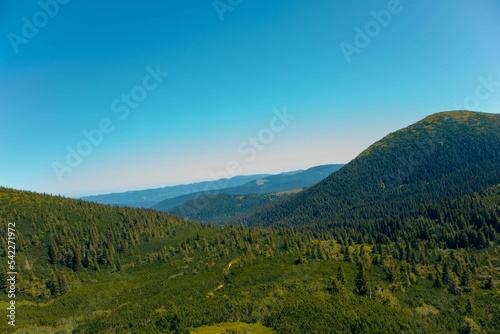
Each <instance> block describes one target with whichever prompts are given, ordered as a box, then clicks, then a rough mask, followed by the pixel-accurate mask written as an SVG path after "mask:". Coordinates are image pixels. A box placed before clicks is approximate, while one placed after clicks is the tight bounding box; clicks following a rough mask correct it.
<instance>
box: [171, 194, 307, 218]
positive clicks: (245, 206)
mask: <svg viewBox="0 0 500 334" xmlns="http://www.w3.org/2000/svg"><path fill="white" fill-rule="evenodd" d="M300 191H301V190H290V191H283V192H279V193H270V194H246V195H229V194H218V195H206V196H202V197H198V198H196V199H192V200H190V201H187V202H185V203H183V204H181V205H179V206H176V207H175V208H172V209H171V210H169V211H168V213H170V214H172V215H175V216H180V217H184V218H188V219H191V220H194V221H198V222H202V223H211V224H215V225H224V224H227V223H229V222H231V221H232V220H234V219H235V217H238V216H240V215H243V214H246V213H249V212H252V211H254V210H256V209H258V208H260V207H262V206H264V205H266V204H268V203H271V202H274V201H280V200H283V199H284V198H286V197H287V196H289V195H291V194H294V193H298V192H300Z"/></svg>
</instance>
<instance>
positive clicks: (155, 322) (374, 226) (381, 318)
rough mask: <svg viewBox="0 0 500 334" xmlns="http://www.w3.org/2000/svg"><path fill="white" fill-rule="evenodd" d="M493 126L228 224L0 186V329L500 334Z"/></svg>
mask: <svg viewBox="0 0 500 334" xmlns="http://www.w3.org/2000/svg"><path fill="white" fill-rule="evenodd" d="M415 129H417V130H418V131H417V130H415ZM498 129H499V127H498V117H497V116H495V117H493V116H489V115H483V114H475V113H453V114H450V113H447V114H438V115H435V116H432V117H430V118H427V119H426V120H424V121H422V122H419V123H417V124H416V125H415V127H409V128H406V129H404V130H402V132H396V133H394V134H392V135H390V136H389V137H388V138H386V139H384V140H382V141H381V142H378V143H376V144H374V146H372V147H371V148H369V149H368V150H367V151H365V152H363V153H362V154H361V155H360V157H358V158H357V159H355V160H354V161H353V162H351V163H350V164H348V165H346V166H345V167H344V168H342V169H341V170H339V171H338V172H336V173H334V174H332V175H331V176H330V177H329V178H327V179H326V180H324V181H323V182H321V183H320V184H318V185H317V186H314V187H312V188H311V189H309V190H306V191H304V192H302V193H299V194H296V195H288V196H287V197H286V198H284V199H283V200H278V201H276V203H271V204H266V206H269V207H268V208H265V209H263V210H259V211H258V212H257V213H255V214H252V215H248V217H244V218H241V217H240V218H239V219H241V220H238V222H237V223H236V224H234V221H233V224H232V225H228V226H216V225H214V224H202V223H198V222H195V221H192V220H188V219H184V218H182V217H177V216H173V215H169V214H166V213H161V212H158V211H154V210H146V209H132V208H123V207H113V206H107V205H101V204H95V203H89V202H85V201H82V200H74V199H68V198H63V197H57V196H49V195H44V194H36V193H32V192H26V191H18V190H14V189H8V188H0V220H1V222H2V226H4V231H7V226H8V223H15V240H16V257H15V261H16V270H17V271H18V274H17V285H16V288H17V295H16V312H17V318H16V326H15V327H12V326H9V325H8V324H7V321H5V319H4V321H2V322H0V332H2V333H14V332H16V331H17V333H196V332H200V333H201V329H200V328H201V327H202V326H209V325H215V324H219V325H220V326H222V327H224V326H225V329H224V328H222V329H221V331H219V333H240V334H242V333H251V332H252V330H250V329H247V328H254V329H255V330H254V331H253V332H255V333H272V332H274V333H283V334H285V333H286V334H290V333H292V334H294V333H297V334H299V333H300V334H302V333H500V272H499V271H498V268H499V267H500V253H499V252H500V246H499V244H498V240H499V233H500V181H499V180H498V176H499V173H500V170H499V166H500V164H499V163H498V150H496V148H497V147H498ZM419 131H430V132H429V133H427V134H426V137H427V138H430V139H429V141H427V142H425V143H427V144H415V143H414V142H413V141H412V140H411V138H417V139H422V137H421V136H420V135H419ZM432 133H440V134H439V135H436V136H437V137H432V136H431V134H432ZM431 143H433V144H432V145H433V146H431ZM415 145H416V146H415ZM418 145H424V147H427V148H428V150H426V151H421V152H427V153H425V154H424V153H422V155H418V157H419V158H415V160H412V161H413V163H411V164H410V163H407V164H405V163H402V162H401V161H408V160H400V158H399V157H400V155H401V156H406V157H408V156H407V154H408V152H411V150H412V149H414V148H415V147H418ZM425 145H427V146H425ZM429 147H432V149H429ZM408 150H410V151H408ZM389 153H391V154H392V156H390V157H389V156H386V154H389ZM457 155H460V156H457ZM460 157H461V159H459V158H460ZM367 159H368V160H367ZM401 159H403V158H401ZM404 159H408V158H404ZM404 168H406V170H407V171H406V172H405V173H403V172H402V171H403V170H404ZM439 168H441V169H439ZM376 171H377V172H378V171H383V172H384V173H383V174H382V177H381V176H380V174H377V173H375V172H376ZM409 171H411V172H409ZM385 172H386V173H385ZM374 173H375V174H374ZM339 175H340V176H339ZM346 175H347V176H346ZM348 180H350V181H349V182H348ZM363 182H365V183H363ZM336 184H338V185H336ZM337 187H340V188H342V189H343V190H344V192H345V193H344V194H343V195H342V196H341V195H340V194H339V193H338V191H339V190H338V189H337ZM340 188H339V189H340ZM363 199H366V205H363ZM300 201H303V202H304V204H301V203H302V202H300ZM231 205H232V204H231ZM273 210H274V211H273ZM284 210H288V211H286V212H287V214H285V211H284ZM273 212H274V214H272V213H273ZM257 217H258V218H257ZM245 219H247V220H245ZM241 222H244V223H246V224H253V225H257V226H253V227H249V226H245V225H244V224H241ZM259 225H261V226H259ZM0 245H1V247H0V248H1V249H0V258H1V259H2V262H3V263H4V264H5V267H6V266H7V261H8V260H10V259H9V253H8V234H7V232H5V233H3V234H2V235H1V236H0ZM5 272H6V271H5V270H2V271H0V275H1V276H2V277H0V282H1V286H0V288H1V291H2V292H1V293H0V306H1V307H2V308H3V309H4V310H5V309H6V308H7V306H8V301H9V298H8V296H7V289H8V287H7V282H6V277H5ZM240 324H241V326H240ZM245 324H254V326H255V327H248V326H250V325H245ZM220 328H221V327H220Z"/></svg>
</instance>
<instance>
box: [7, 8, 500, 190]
mask: <svg viewBox="0 0 500 334" xmlns="http://www.w3.org/2000/svg"><path fill="white" fill-rule="evenodd" d="M499 40H500V2H498V1H497V0H477V1H454V0H442V1H430V0H401V1H397V0H390V1H378V0H377V1H375V0H372V1H360V0H354V1H353V0H350V1H340V0H339V1H332V0H313V1H312V0H307V1H306V0H273V1H264V0H252V1H250V0H216V1H213V0H179V1H177V0H170V1H160V0H150V1H132V0H109V1H97V0H85V1H82V0H71V1H69V0H41V1H22V2H21V1H17V0H2V1H0V185H1V186H6V187H11V188H16V189H24V190H31V191H37V192H43V193H50V194H61V195H65V196H68V197H78V196H83V195H91V194H101V193H109V192H119V191H126V190H137V189H146V188H154V187H162V186H167V185H175V184H181V183H190V182H196V181H202V180H213V179H216V178H220V177H227V176H235V175H248V174H257V173H279V172H283V171H291V170H297V169H305V168H309V167H312V166H316V165H321V164H329V163H347V162H349V161H350V160H352V159H353V158H355V157H356V156H357V155H358V154H359V153H360V152H361V151H362V150H364V149H365V148H367V147H368V146H369V145H371V144H372V143H373V142H375V141H377V140H379V139H381V138H382V137H384V136H385V135H387V134H388V133H390V132H393V131H396V130H398V129H400V128H402V127H405V126H408V125H410V124H412V123H414V122H416V121H418V120H420V119H422V118H424V117H426V116H427V115H430V114H432V113H435V112H440V111H445V110H453V109H468V110H477V111H484V112H490V113H498V112H499V111H500V62H499V58H498V56H499V54H500V43H499Z"/></svg>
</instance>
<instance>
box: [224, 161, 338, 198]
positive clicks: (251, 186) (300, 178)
mask: <svg viewBox="0 0 500 334" xmlns="http://www.w3.org/2000/svg"><path fill="white" fill-rule="evenodd" d="M343 166H344V165H340V164H335V165H334V164H332V165H322V166H316V167H312V168H309V169H307V170H305V171H298V172H295V173H282V174H279V175H271V176H268V177H265V178H260V179H257V180H254V181H250V182H248V183H246V184H243V185H241V186H238V187H232V188H227V189H225V190H224V193H226V194H235V195H242V194H266V193H275V192H280V191H288V190H294V189H301V188H305V187H309V186H312V185H314V184H316V183H318V182H320V181H321V180H323V179H324V178H326V177H327V176H328V175H330V174H332V173H334V172H336V171H338V170H339V169H340V168H342V167H343Z"/></svg>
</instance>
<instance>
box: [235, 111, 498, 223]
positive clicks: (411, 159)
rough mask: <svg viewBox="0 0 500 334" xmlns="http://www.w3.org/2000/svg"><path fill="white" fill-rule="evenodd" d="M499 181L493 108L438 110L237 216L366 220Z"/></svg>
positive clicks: (408, 213)
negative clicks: (291, 192)
mask: <svg viewBox="0 0 500 334" xmlns="http://www.w3.org/2000/svg"><path fill="white" fill-rule="evenodd" d="M498 183H500V115H499V114H486V113H478V112H469V111H454V112H442V113H437V114H433V115H431V116H429V117H426V118H425V119H423V120H422V121H420V122H417V123H415V124H413V125H411V126H408V127H406V128H404V129H401V130H399V131H396V132H394V133H391V134H389V135H388V136H386V137H385V138H383V139H382V140H380V141H378V142H376V143H375V144H373V145H372V146H370V147H369V148H368V149H366V150H365V151H363V152H362V153H361V154H360V155H359V156H358V157H357V158H356V159H354V160H353V161H351V162H350V163H349V164H347V165H346V166H344V167H343V168H342V169H341V170H339V171H338V172H336V173H334V174H332V175H331V176H329V177H328V178H326V179H325V180H323V181H321V182H320V183H319V184H317V185H316V186H314V187H311V188H309V189H307V190H306V191H304V192H302V193H300V194H297V195H295V196H291V197H289V198H288V199H287V200H285V201H282V202H280V203H278V204H276V205H269V206H267V207H266V208H263V209H262V210H260V211H258V212H256V213H253V214H251V215H248V216H246V217H244V220H243V219H240V220H239V222H245V223H246V224H248V225H250V226H275V227H278V226H281V227H290V226H295V227H301V228H304V229H311V228H313V227H317V228H320V229H321V228H332V227H335V228H357V227H360V228H361V229H362V230H363V229H364V230H366V229H369V228H372V226H371V225H372V223H373V222H374V220H376V219H382V218H386V217H398V218H402V219H404V218H405V217H408V216H411V215H413V214H416V213H417V212H418V211H419V209H420V208H421V206H422V205H425V204H429V203H435V202H440V201H443V200H448V199H453V198H458V197H460V196H464V195H467V194H468V193H470V192H474V191H479V190H481V189H484V188H486V187H488V186H492V185H496V184H498Z"/></svg>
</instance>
